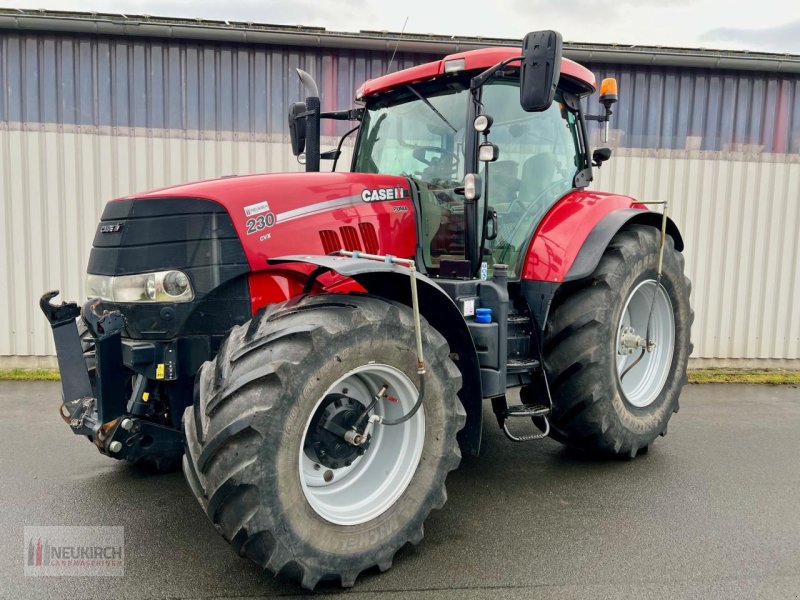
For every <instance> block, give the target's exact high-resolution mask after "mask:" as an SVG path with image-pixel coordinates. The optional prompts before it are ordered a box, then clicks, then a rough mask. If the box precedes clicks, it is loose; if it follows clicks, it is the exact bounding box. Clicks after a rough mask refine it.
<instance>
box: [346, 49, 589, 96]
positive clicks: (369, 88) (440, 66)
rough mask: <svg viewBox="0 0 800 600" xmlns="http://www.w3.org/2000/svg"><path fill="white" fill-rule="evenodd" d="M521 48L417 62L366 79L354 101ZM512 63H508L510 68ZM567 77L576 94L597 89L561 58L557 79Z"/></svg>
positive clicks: (482, 65)
mask: <svg viewBox="0 0 800 600" xmlns="http://www.w3.org/2000/svg"><path fill="white" fill-rule="evenodd" d="M521 54H522V50H521V49H520V48H513V47H511V48H482V49H480V50H469V51H467V52H458V53H456V54H448V55H447V56H445V57H444V58H442V59H441V60H436V61H434V62H429V63H425V64H422V65H417V66H415V67H411V68H409V69H403V70H402V71H397V72H396V73H389V74H388V75H384V76H382V77H377V78H375V79H370V80H368V81H366V82H365V83H364V84H363V85H362V86H361V87H360V88H359V89H358V91H357V92H356V100H361V99H363V98H365V97H367V96H370V95H372V94H376V93H380V92H387V91H389V90H391V89H393V88H396V87H398V86H401V85H407V84H410V83H419V82H421V81H427V80H430V79H434V78H435V77H438V76H440V75H444V74H446V73H455V72H459V73H460V72H464V71H473V70H476V71H477V70H484V69H488V68H489V67H491V66H493V65H496V64H497V63H499V62H501V61H504V60H507V59H509V58H514V57H515V56H521ZM460 60H463V61H464V66H463V67H462V68H458V69H457V71H456V70H451V69H454V68H455V67H456V66H457V64H454V61H460ZM448 64H450V69H448V68H447V67H448ZM515 66H518V65H515V64H513V63H512V64H511V65H509V67H510V68H514V67H515ZM565 78H566V79H567V80H568V81H569V83H570V84H572V85H571V87H577V88H578V89H577V90H576V91H578V93H579V94H581V95H583V94H589V93H592V92H594V91H595V90H596V89H597V85H596V80H595V77H594V73H592V72H591V71H590V70H589V69H587V68H586V67H584V66H582V65H579V64H578V63H576V62H574V61H572V60H570V59H568V58H562V59H561V79H562V80H564V79H565Z"/></svg>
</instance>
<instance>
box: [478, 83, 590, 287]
mask: <svg viewBox="0 0 800 600" xmlns="http://www.w3.org/2000/svg"><path fill="white" fill-rule="evenodd" d="M482 100H483V104H484V106H485V110H486V112H487V113H488V114H490V115H492V117H493V118H494V124H493V125H492V129H491V133H490V134H489V140H490V141H491V142H493V143H494V144H497V146H499V148H500V157H499V160H498V161H497V162H495V163H491V164H490V165H489V181H490V186H489V198H488V202H489V205H490V206H491V207H492V208H493V209H494V210H496V211H497V221H498V233H497V237H496V239H494V240H491V241H488V242H487V245H486V246H487V248H488V249H489V251H490V252H491V256H490V257H488V258H489V262H491V263H505V264H507V265H508V266H509V275H510V276H517V275H518V269H519V267H518V265H519V262H520V260H521V256H520V255H521V253H522V252H523V251H524V250H525V248H526V246H527V243H528V241H529V240H530V238H531V236H532V235H533V232H534V230H535V228H536V226H537V225H538V224H539V221H541V219H542V217H544V215H545V214H546V213H547V211H548V210H549V209H550V208H551V207H552V206H553V205H554V204H555V203H556V202H557V201H558V199H559V198H561V197H562V196H563V195H564V194H565V193H567V192H568V191H569V190H570V189H572V186H573V180H574V177H575V174H576V172H577V171H578V170H579V169H580V166H581V165H580V152H579V144H578V137H577V135H578V132H577V123H576V121H577V118H576V115H575V114H574V113H572V112H571V111H569V110H568V109H567V108H566V106H565V105H564V104H563V103H562V102H561V97H560V95H557V96H556V101H555V102H553V104H552V105H551V106H550V108H549V109H547V110H546V111H544V112H539V113H528V112H525V111H524V110H522V107H521V106H520V103H519V84H518V82H517V81H514V80H498V81H496V82H491V83H489V84H488V85H486V86H485V87H484V89H483V98H482ZM490 266H491V265H490Z"/></svg>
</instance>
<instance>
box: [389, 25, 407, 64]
mask: <svg viewBox="0 0 800 600" xmlns="http://www.w3.org/2000/svg"><path fill="white" fill-rule="evenodd" d="M406 25H408V17H406V20H405V21H404V22H403V28H402V29H401V30H400V35H399V36H397V41H396V42H395V44H394V50H393V51H392V58H390V59H389V66H388V67H386V74H388V73H389V71H391V70H392V63H393V62H394V55H395V54H397V47H398V46H399V45H400V38H401V37H403V34H404V33H405V32H406Z"/></svg>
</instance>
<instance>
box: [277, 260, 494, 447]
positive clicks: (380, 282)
mask: <svg viewBox="0 0 800 600" xmlns="http://www.w3.org/2000/svg"><path fill="white" fill-rule="evenodd" d="M268 262H269V263H270V264H273V265H278V264H286V263H304V264H310V265H316V266H317V267H319V268H321V269H325V270H329V271H334V272H336V273H338V274H340V275H343V276H345V277H348V278H349V279H352V280H353V281H355V282H356V283H358V284H359V285H360V286H361V287H362V288H364V290H366V292H367V293H369V294H372V295H374V296H379V297H382V298H386V299H389V300H394V301H396V302H401V303H402V304H405V305H407V306H411V285H410V282H409V275H408V273H409V271H408V269H407V268H405V267H401V266H399V265H396V264H393V263H385V262H378V261H375V260H366V259H363V258H349V257H341V256H327V255H316V254H311V255H306V254H304V255H293V256H280V257H277V258H273V259H270V260H269V261H268ZM417 294H418V296H419V308H420V313H421V314H422V316H423V317H425V319H426V320H427V321H428V323H430V324H431V326H432V327H433V328H434V329H436V330H437V331H438V332H439V333H441V334H442V335H443V336H444V338H445V339H446V340H447V343H448V344H449V345H450V351H451V352H452V354H453V359H454V361H455V363H456V366H457V367H458V369H459V370H460V371H461V378H462V387H461V391H460V392H459V394H458V395H459V398H460V399H461V403H462V404H463V405H464V410H466V412H467V421H466V424H465V425H464V429H462V430H461V432H460V433H459V434H458V441H459V445H460V446H461V451H462V452H463V453H464V454H470V455H472V456H477V455H478V453H479V451H480V445H481V431H482V423H483V412H482V399H483V394H482V389H481V379H480V365H479V363H478V354H477V352H476V350H475V344H474V342H473V341H472V336H471V335H470V333H469V329H468V328H467V324H466V322H465V321H464V317H463V316H462V315H461V311H459V309H458V307H457V306H456V304H455V303H454V302H453V300H452V299H451V298H450V296H448V295H447V293H446V292H445V291H444V290H443V289H442V288H441V287H439V286H438V285H437V284H436V282H434V281H433V280H432V279H430V278H429V277H426V276H425V275H423V274H421V273H417Z"/></svg>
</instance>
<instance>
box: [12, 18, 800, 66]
mask: <svg viewBox="0 0 800 600" xmlns="http://www.w3.org/2000/svg"><path fill="white" fill-rule="evenodd" d="M0 29H5V30H18V31H47V32H64V33H82V34H94V35H109V36H115V35H116V36H134V37H151V38H167V39H191V40H201V41H216V42H233V43H236V42H238V43H249V44H278V45H287V46H306V47H319V48H341V49H353V50H371V51H386V52H393V51H394V50H395V48H396V50H397V51H398V52H416V53H426V54H442V55H445V54H451V53H454V52H462V51H464V50H472V49H476V48H486V47H491V46H508V45H515V44H519V40H514V39H502V38H481V37H462V36H446V35H421V34H400V33H395V32H387V31H361V32H357V33H355V32H337V31H328V30H327V29H324V28H320V27H300V26H291V25H271V24H262V23H245V22H233V21H211V20H204V19H178V18H169V17H152V16H147V15H124V14H108V13H82V12H62V11H43V10H23V9H0ZM564 54H565V56H566V57H568V58H570V59H572V60H576V61H578V62H584V63H607V64H639V65H653V66H671V67H694V68H715V69H732V70H748V71H765V72H775V73H800V55H793V54H774V53H768V52H748V51H741V50H713V49H705V48H676V47H666V46H638V45H623V44H589V43H574V42H565V44H564Z"/></svg>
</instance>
